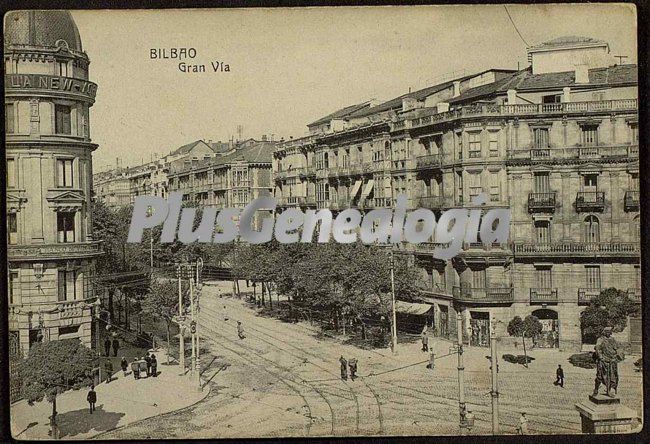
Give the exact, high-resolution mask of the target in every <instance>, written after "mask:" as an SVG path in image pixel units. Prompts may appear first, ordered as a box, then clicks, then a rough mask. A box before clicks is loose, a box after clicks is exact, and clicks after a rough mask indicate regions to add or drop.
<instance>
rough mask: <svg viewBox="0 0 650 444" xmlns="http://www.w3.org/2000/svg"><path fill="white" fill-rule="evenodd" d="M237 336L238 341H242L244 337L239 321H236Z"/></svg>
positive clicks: (242, 327)
mask: <svg viewBox="0 0 650 444" xmlns="http://www.w3.org/2000/svg"><path fill="white" fill-rule="evenodd" d="M237 336H239V339H244V338H245V337H246V335H244V326H243V325H241V321H237Z"/></svg>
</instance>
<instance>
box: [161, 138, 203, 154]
mask: <svg viewBox="0 0 650 444" xmlns="http://www.w3.org/2000/svg"><path fill="white" fill-rule="evenodd" d="M199 143H205V142H204V141H203V140H201V139H199V140H195V141H194V142H192V143H188V144H187V145H183V146H181V147H179V148H176V149H175V150H174V151H172V152H171V153H169V154H168V156H176V155H179V154H187V153H189V152H190V151H192V148H194V147H195V146H196V145H198V144H199ZM210 148H212V147H210Z"/></svg>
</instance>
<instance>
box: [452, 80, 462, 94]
mask: <svg viewBox="0 0 650 444" xmlns="http://www.w3.org/2000/svg"><path fill="white" fill-rule="evenodd" d="M458 96H460V80H456V81H454V95H453V96H452V97H458Z"/></svg>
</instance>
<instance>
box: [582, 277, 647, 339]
mask: <svg viewBox="0 0 650 444" xmlns="http://www.w3.org/2000/svg"><path fill="white" fill-rule="evenodd" d="M639 308H640V307H639V305H638V304H636V303H635V302H634V301H633V300H632V299H630V298H629V297H628V295H627V293H626V292H624V291H621V290H617V289H615V288H607V289H605V290H603V291H601V293H600V294H599V295H598V296H596V297H595V298H593V299H592V300H591V302H590V303H589V306H588V307H587V308H586V309H585V311H583V312H582V314H581V315H580V328H581V329H582V333H583V335H585V336H587V337H592V338H597V337H598V336H600V334H601V333H602V331H603V329H604V328H605V327H612V329H613V331H615V332H621V331H623V330H624V329H625V327H626V326H627V318H628V316H630V315H632V314H635V313H638V312H639Z"/></svg>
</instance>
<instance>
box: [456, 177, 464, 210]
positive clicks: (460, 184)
mask: <svg viewBox="0 0 650 444" xmlns="http://www.w3.org/2000/svg"><path fill="white" fill-rule="evenodd" d="M457 177H458V181H457V183H458V203H459V204H461V205H462V204H463V174H462V173H458V175H457Z"/></svg>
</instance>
